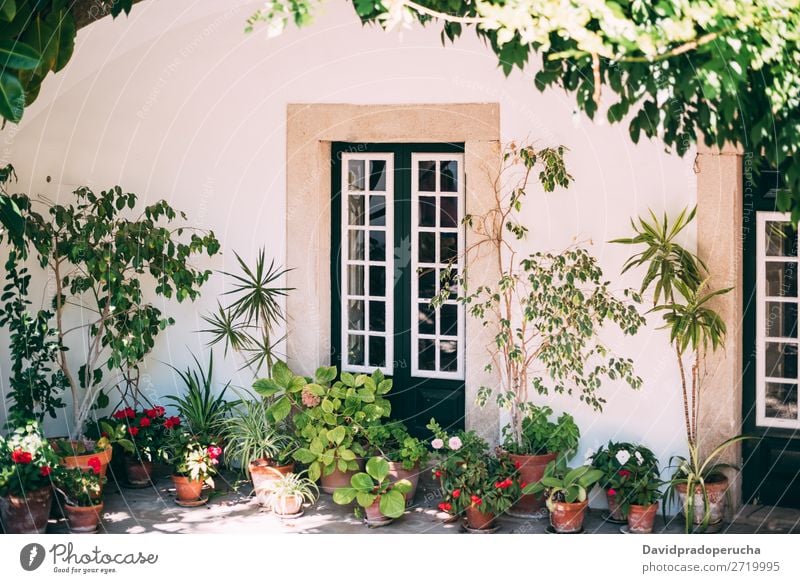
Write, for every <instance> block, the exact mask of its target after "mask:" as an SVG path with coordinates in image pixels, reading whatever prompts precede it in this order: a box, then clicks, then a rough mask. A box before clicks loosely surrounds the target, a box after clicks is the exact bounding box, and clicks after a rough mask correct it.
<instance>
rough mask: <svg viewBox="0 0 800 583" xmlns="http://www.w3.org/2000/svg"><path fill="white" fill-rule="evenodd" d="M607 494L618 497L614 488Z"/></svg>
mask: <svg viewBox="0 0 800 583" xmlns="http://www.w3.org/2000/svg"><path fill="white" fill-rule="evenodd" d="M607 493H608V495H609V496H616V495H617V491H616V490H615V489H614V488H609V489H608V492H607Z"/></svg>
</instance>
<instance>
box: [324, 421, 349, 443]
mask: <svg viewBox="0 0 800 583" xmlns="http://www.w3.org/2000/svg"><path fill="white" fill-rule="evenodd" d="M345 435H346V432H345V429H344V427H342V426H341V425H339V426H338V427H334V428H333V429H331V430H330V432H329V433H328V438H329V439H330V440H331V441H333V442H334V443H335V444H336V445H339V444H341V443H342V441H344V438H345Z"/></svg>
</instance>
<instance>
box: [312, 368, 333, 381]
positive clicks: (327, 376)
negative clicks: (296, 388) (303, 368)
mask: <svg viewBox="0 0 800 583" xmlns="http://www.w3.org/2000/svg"><path fill="white" fill-rule="evenodd" d="M314 378H315V380H316V381H317V382H318V383H319V384H321V385H325V384H328V383H330V382H331V381H332V380H333V379H335V378H336V367H335V366H321V367H319V368H318V369H317V371H316V372H315V373H314Z"/></svg>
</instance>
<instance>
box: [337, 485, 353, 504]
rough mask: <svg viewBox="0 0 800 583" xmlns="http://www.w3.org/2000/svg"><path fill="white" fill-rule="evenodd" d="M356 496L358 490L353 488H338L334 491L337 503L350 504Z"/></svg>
mask: <svg viewBox="0 0 800 583" xmlns="http://www.w3.org/2000/svg"><path fill="white" fill-rule="evenodd" d="M355 497H356V491H355V490H354V489H353V488H336V489H335V490H334V491H333V501H334V502H336V504H350V503H351V502H352V501H353V500H354V499H355Z"/></svg>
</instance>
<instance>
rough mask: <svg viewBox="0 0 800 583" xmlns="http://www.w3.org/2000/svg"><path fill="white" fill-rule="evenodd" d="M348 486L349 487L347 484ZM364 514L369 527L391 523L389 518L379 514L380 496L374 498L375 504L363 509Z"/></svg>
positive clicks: (381, 513)
mask: <svg viewBox="0 0 800 583" xmlns="http://www.w3.org/2000/svg"><path fill="white" fill-rule="evenodd" d="M348 485H350V483H349V482H348ZM364 514H366V516H367V524H368V525H369V526H383V525H384V524H388V523H390V522H392V519H391V518H387V517H386V516H384V515H383V512H381V497H380V496H378V497H377V498H375V502H373V503H372V505H371V506H367V507H366V508H364Z"/></svg>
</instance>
